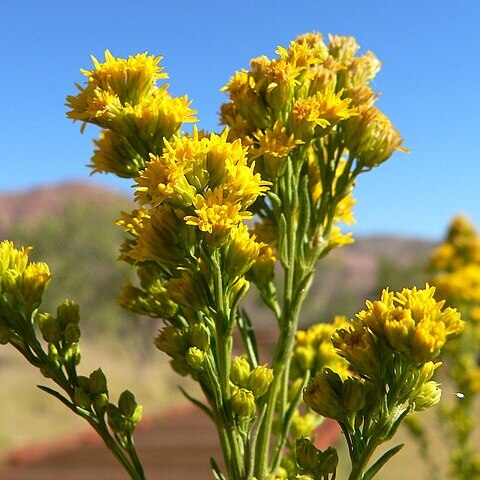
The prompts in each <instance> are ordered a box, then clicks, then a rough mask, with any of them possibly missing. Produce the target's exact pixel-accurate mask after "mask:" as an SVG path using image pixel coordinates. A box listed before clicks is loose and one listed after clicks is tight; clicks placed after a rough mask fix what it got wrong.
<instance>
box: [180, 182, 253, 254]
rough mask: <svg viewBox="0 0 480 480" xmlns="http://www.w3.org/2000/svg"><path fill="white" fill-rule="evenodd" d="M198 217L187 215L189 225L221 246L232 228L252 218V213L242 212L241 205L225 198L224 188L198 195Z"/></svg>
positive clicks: (196, 205)
mask: <svg viewBox="0 0 480 480" xmlns="http://www.w3.org/2000/svg"><path fill="white" fill-rule="evenodd" d="M194 208H195V214H196V215H187V216H186V217H185V218H184V220H185V221H186V223H187V225H194V226H196V227H198V228H199V229H200V231H201V232H204V233H206V234H208V238H209V239H210V240H211V241H212V242H213V243H214V244H217V245H218V244H220V243H222V242H223V241H225V239H226V238H227V236H228V235H229V234H230V231H231V230H232V228H234V227H236V226H237V225H238V224H239V223H240V222H242V221H243V220H246V219H249V218H252V213H251V212H248V211H242V205H241V204H240V203H231V202H230V201H229V200H228V197H227V198H225V197H224V192H223V188H221V187H218V188H216V189H215V190H213V191H212V190H207V191H206V192H205V194H204V195H200V194H198V195H197V196H196V198H195V200H194Z"/></svg>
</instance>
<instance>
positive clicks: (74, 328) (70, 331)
mask: <svg viewBox="0 0 480 480" xmlns="http://www.w3.org/2000/svg"><path fill="white" fill-rule="evenodd" d="M63 338H64V339H65V342H67V343H69V344H72V343H77V342H78V341H79V340H80V328H79V326H78V325H77V324H75V323H69V324H68V325H67V327H66V328H65V331H64V332H63Z"/></svg>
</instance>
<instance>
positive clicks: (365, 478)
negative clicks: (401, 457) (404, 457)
mask: <svg viewBox="0 0 480 480" xmlns="http://www.w3.org/2000/svg"><path fill="white" fill-rule="evenodd" d="M403 446H404V444H403V443H401V444H400V445H397V446H396V447H393V448H391V449H390V450H388V451H386V452H385V453H384V454H383V455H382V456H381V457H380V458H379V459H378V460H377V461H376V462H375V463H374V464H373V465H372V466H371V467H370V468H369V469H368V470H367V472H366V473H365V475H364V476H363V480H370V479H372V478H373V477H374V476H375V475H376V474H377V473H378V471H379V470H380V469H381V468H382V467H383V466H384V465H385V464H386V463H387V462H388V461H389V460H390V459H391V458H392V457H393V456H394V455H395V454H396V453H398V452H399V451H400V450H401V449H402V448H403Z"/></svg>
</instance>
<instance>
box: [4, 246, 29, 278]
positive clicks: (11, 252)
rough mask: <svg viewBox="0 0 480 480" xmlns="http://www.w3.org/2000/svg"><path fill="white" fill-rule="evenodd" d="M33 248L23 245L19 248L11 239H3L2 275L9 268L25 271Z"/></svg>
mask: <svg viewBox="0 0 480 480" xmlns="http://www.w3.org/2000/svg"><path fill="white" fill-rule="evenodd" d="M31 250H32V247H26V248H25V247H22V248H21V249H20V250H18V249H16V248H15V246H14V244H13V242H11V241H10V240H3V241H2V242H1V243H0V275H3V274H4V273H5V272H6V271H8V270H15V271H16V272H18V273H23V271H24V270H25V268H26V266H27V263H28V254H29V253H30V251H31Z"/></svg>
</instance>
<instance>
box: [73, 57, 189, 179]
mask: <svg viewBox="0 0 480 480" xmlns="http://www.w3.org/2000/svg"><path fill="white" fill-rule="evenodd" d="M92 60H93V64H94V67H95V68H94V69H92V70H82V73H83V74H84V75H85V76H86V77H87V81H86V84H85V86H83V87H82V86H80V85H77V88H78V89H79V93H78V94H77V95H76V96H73V95H71V96H68V97H67V106H68V107H69V108H70V110H69V111H68V113H67V115H68V117H70V118H72V119H73V120H80V121H82V122H83V125H82V131H83V129H84V128H85V125H86V124H87V123H92V124H94V125H98V126H100V127H101V128H103V129H105V132H103V133H102V135H101V137H100V140H98V141H97V142H96V146H97V147H98V148H97V150H96V151H95V154H94V156H93V157H92V163H91V165H90V166H91V167H92V169H93V172H112V173H115V174H116V175H118V176H120V177H129V178H132V177H134V176H136V175H138V173H139V171H140V170H141V169H142V168H144V166H145V162H147V161H148V159H149V154H150V153H156V152H161V151H162V149H163V146H164V139H169V138H171V137H172V135H174V134H175V133H178V131H179V128H180V126H181V125H182V123H185V122H194V121H196V118H195V117H194V114H195V111H194V110H192V109H191V108H190V102H189V100H188V99H187V97H186V96H184V97H172V96H171V95H170V94H169V93H168V91H167V86H166V85H162V86H160V87H158V86H157V81H158V80H160V79H165V78H167V77H168V76H167V74H166V73H163V72H162V70H163V67H160V66H159V65H158V63H159V62H160V60H161V57H154V56H151V55H147V54H146V53H143V54H138V55H136V56H135V57H132V56H130V57H129V58H128V59H123V58H115V57H114V56H113V55H112V54H111V53H110V52H109V51H108V50H107V51H106V52H105V61H104V62H99V61H98V60H97V59H96V58H95V57H92Z"/></svg>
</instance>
